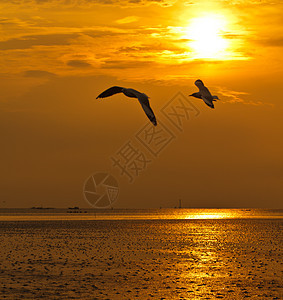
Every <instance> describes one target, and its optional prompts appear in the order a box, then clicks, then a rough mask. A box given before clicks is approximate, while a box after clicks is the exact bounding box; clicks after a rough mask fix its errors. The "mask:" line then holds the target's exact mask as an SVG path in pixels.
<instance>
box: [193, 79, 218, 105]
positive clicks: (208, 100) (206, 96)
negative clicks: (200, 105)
mask: <svg viewBox="0 0 283 300" xmlns="http://www.w3.org/2000/svg"><path fill="white" fill-rule="evenodd" d="M195 85H196V86H197V87H198V88H199V91H198V92H197V93H193V94H191V95H190V96H192V97H196V98H199V99H202V100H203V101H204V102H205V104H206V105H208V106H209V107H211V108H214V105H213V102H212V101H216V100H219V99H218V97H217V96H211V94H210V91H209V90H208V88H207V87H206V86H205V85H204V84H203V82H202V81H201V80H200V79H198V80H196V81H195Z"/></svg>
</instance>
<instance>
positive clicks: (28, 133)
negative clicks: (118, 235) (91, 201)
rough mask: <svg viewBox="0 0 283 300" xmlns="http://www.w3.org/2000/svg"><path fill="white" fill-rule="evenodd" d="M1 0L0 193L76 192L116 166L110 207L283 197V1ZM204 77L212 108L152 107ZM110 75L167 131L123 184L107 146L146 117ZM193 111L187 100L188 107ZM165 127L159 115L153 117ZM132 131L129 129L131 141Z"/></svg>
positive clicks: (48, 201)
mask: <svg viewBox="0 0 283 300" xmlns="http://www.w3.org/2000/svg"><path fill="white" fill-rule="evenodd" d="M10 2H11V1H6V0H3V1H1V2H0V30H1V40H0V52H1V55H0V64H1V71H0V77H1V81H0V87H1V99H0V122H1V125H0V128H1V131H2V132H1V137H2V147H1V149H2V151H1V152H2V155H1V156H2V162H1V166H2V168H1V169H2V175H1V181H0V182H1V183H0V195H1V201H2V202H1V205H0V206H4V207H30V206H34V205H36V206H39V205H43V206H56V207H66V206H72V205H78V206H81V207H87V203H86V202H85V201H84V199H83V196H82V189H83V184H84V181H85V180H86V178H87V177H88V176H89V175H90V174H92V173H95V172H99V171H103V172H104V171H105V172H110V173H112V174H113V175H114V176H115V177H116V178H117V180H118V182H119V186H120V196H119V199H118V200H117V202H116V204H115V207H159V206H162V207H172V206H175V205H177V204H178V199H179V198H182V199H183V204H184V206H188V207H277V208H279V207H281V208H282V196H283V195H282V189H283V188H282V186H283V185H282V183H283V175H282V174H283V162H282V152H283V149H282V144H283V142H282V125H283V120H282V108H283V105H282V100H283V99H282V96H281V94H282V87H283V71H282V66H283V56H282V49H283V48H282V47H283V34H282V32H283V17H282V11H283V3H282V1H279V0H275V1H274V0H273V1H269V0H262V1H257V0H250V1H241V0H237V1H225V0H223V1H195V2H194V1H187V2H185V1H173V0H172V1H166V0H164V1H162V0H159V1H158V0H156V1H151V0H148V1H146V0H145V1H142V0H141V1H139V0H136V1H126V0H125V1H124V0H121V1H111V0H110V1H109V0H107V1H106V0H91V1H90V0H89V1H88V0H70V1H66V0H64V1H63V0H59V1H55V0H54V1H53V0H46V1H39V0H38V1H35V0H18V1H17V0H15V1H13V3H12V4H11V3H10ZM198 78H201V79H202V80H203V81H204V83H205V84H206V85H207V86H208V87H209V88H210V90H211V92H212V93H213V94H217V95H218V96H219V98H220V99H221V100H220V101H218V102H217V103H216V104H215V107H216V108H215V110H212V109H210V108H209V107H207V106H206V105H205V104H204V103H203V102H201V101H200V100H198V99H194V98H191V97H188V98H187V100H188V101H190V102H191V103H192V104H193V105H194V106H195V107H196V109H197V110H198V111H199V114H198V115H197V116H191V118H190V119H189V120H186V121H184V122H183V125H182V132H180V131H178V129H176V128H175V127H174V126H173V125H172V124H170V122H169V123H168V120H167V119H166V118H165V117H164V114H162V111H161V108H162V107H163V106H164V105H166V104H167V103H168V102H170V100H171V99H172V98H173V97H174V96H175V95H176V94H177V93H178V92H181V93H182V94H184V95H185V96H188V95H189V94H191V93H192V92H194V91H196V89H197V88H196V87H195V86H194V81H195V80H196V79H198ZM112 85H120V86H125V87H132V88H135V89H137V90H139V91H142V92H145V93H146V94H148V95H149V96H150V101H151V106H152V108H153V110H154V111H155V114H156V117H157V120H158V121H161V122H163V123H164V124H165V125H166V128H168V129H169V131H170V132H171V131H172V132H173V133H174V135H175V136H176V139H174V140H173V141H172V142H171V143H170V144H169V145H167V146H166V147H165V148H164V149H163V151H162V152H160V153H159V155H158V156H157V157H155V156H154V155H153V156H152V153H150V152H146V151H147V150H146V149H144V148H143V147H142V146H140V145H138V147H139V150H140V151H144V153H146V155H147V156H148V157H149V158H150V160H151V161H152V163H151V164H150V165H148V166H147V167H146V169H145V170H143V171H142V172H141V173H140V175H139V176H138V177H136V178H135V180H134V182H133V183H132V184H129V182H128V179H127V177H126V176H121V175H120V172H119V169H118V168H115V167H113V163H112V161H111V156H113V155H115V153H116V152H117V150H118V149H119V148H120V147H122V146H123V145H124V144H125V143H126V142H127V141H129V140H135V135H136V133H137V132H138V131H139V130H140V129H141V128H142V127H143V126H145V125H146V124H148V120H147V118H146V116H145V115H144V113H143V111H142V110H141V108H140V106H139V104H138V103H137V101H136V100H135V99H130V98H126V97H125V96H123V95H116V96H113V97H111V98H109V99H105V100H103V101H98V100H95V98H96V96H97V95H98V94H99V93H100V92H102V91H103V90H104V89H106V88H108V87H110V86H112ZM192 113H193V112H192ZM160 128H161V127H160ZM135 142H137V141H136V140H135Z"/></svg>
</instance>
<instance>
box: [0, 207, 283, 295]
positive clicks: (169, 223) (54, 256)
mask: <svg viewBox="0 0 283 300" xmlns="http://www.w3.org/2000/svg"><path fill="white" fill-rule="evenodd" d="M175 211H176V210H175ZM213 211H214V212H213ZM215 211H216V210H210V211H208V210H206V212H204V210H202V216H201V217H196V216H197V215H200V211H199V212H196V211H195V214H196V216H195V217H193V213H192V212H191V213H190V214H188V211H186V212H180V211H179V212H176V214H177V215H179V216H180V214H182V215H183V217H182V218H180V217H177V218H176V217H171V219H170V218H168V217H166V218H157V217H156V213H155V217H153V218H151V219H150V218H148V217H147V218H145V215H147V216H148V214H149V213H148V212H147V213H145V212H143V217H142V218H139V217H134V218H133V217H131V218H128V219H126V218H124V219H122V218H114V217H112V219H109V216H108V217H105V219H104V220H102V219H91V220H89V219H83V218H86V217H85V216H84V217H83V218H81V220H75V219H74V220H68V219H64V218H62V220H56V219H55V220H32V221H22V220H10V221H9V220H6V221H0V238H1V246H0V247H1V257H0V278H1V280H0V283H1V288H0V298H1V299H21V298H24V299H39V298H43V299H218V298H223V299H245V298H250V299H283V293H282V278H283V259H282V256H283V253H282V249H283V247H282V246H283V234H282V232H283V231H282V229H283V219H282V218H280V217H279V213H278V212H276V213H275V215H276V217H272V216H271V217H269V218H268V217H267V216H266V214H265V215H264V216H263V217H261V218H260V217H259V213H256V216H257V217H255V213H252V211H243V213H244V214H252V215H253V217H237V218H235V217H234V218H232V217H227V215H226V216H225V217H223V214H222V215H221V214H220V210H217V211H218V212H215ZM226 213H228V212H227V210H226ZM82 214H83V213H82ZM86 214H88V213H86ZM231 214H232V212H231ZM231 214H230V215H231ZM261 214H264V213H262V212H261ZM65 215H66V214H65ZM165 215H166V216H168V211H167V212H166V214H165ZM220 215H221V216H222V217H220ZM185 216H186V217H185ZM204 216H206V217H204ZM2 217H3V214H2ZM44 218H45V216H44Z"/></svg>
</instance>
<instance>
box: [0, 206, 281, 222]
mask: <svg viewBox="0 0 283 300" xmlns="http://www.w3.org/2000/svg"><path fill="white" fill-rule="evenodd" d="M250 218H260V219H268V218H270V219H283V209H209V208H191V209H187V208H182V209H170V208H168V209H166V208H163V209H89V208H86V209H85V208H81V209H71V208H69V209H64V208H36V209H30V208H0V221H1V220H2V221H9V220H10V221H12V220H30V221H31V220H138V219H140V220H142V219H143V220H155V219H166V220H174V219H180V220H182V219H185V220H186V219H250Z"/></svg>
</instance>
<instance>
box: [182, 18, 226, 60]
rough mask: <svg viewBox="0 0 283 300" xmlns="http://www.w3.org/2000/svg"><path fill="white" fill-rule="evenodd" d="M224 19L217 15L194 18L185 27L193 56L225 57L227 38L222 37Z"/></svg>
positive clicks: (224, 28) (224, 27)
mask: <svg viewBox="0 0 283 300" xmlns="http://www.w3.org/2000/svg"><path fill="white" fill-rule="evenodd" d="M226 27H227V25H226V22H225V19H223V18H221V17H219V16H214V15H211V16H204V17H200V18H194V19H192V20H191V22H190V25H189V26H188V27H187V28H186V34H185V36H186V38H188V39H189V40H190V42H189V47H190V48H191V49H192V51H193V53H192V54H193V58H207V59H225V56H226V55H227V53H225V50H226V49H227V47H228V40H227V39H225V38H223V32H224V31H225V30H226Z"/></svg>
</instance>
